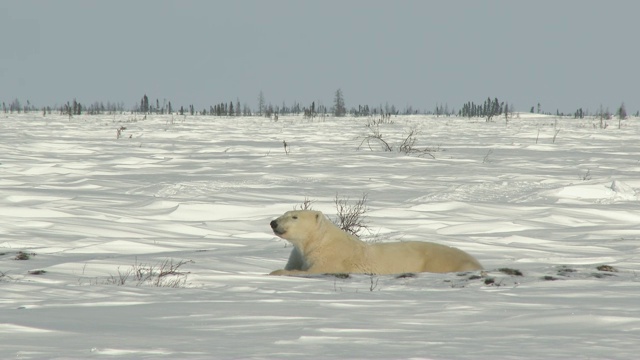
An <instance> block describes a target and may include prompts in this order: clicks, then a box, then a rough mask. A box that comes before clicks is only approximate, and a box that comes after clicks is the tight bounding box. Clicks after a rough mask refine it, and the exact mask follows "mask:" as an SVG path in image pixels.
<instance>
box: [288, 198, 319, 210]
mask: <svg viewBox="0 0 640 360" xmlns="http://www.w3.org/2000/svg"><path fill="white" fill-rule="evenodd" d="M314 202H316V201H315V200H311V199H309V198H308V197H306V196H305V197H304V201H303V202H302V204H301V205H300V208H298V205H295V206H294V207H293V210H312V208H313V206H312V205H311V204H313V203H314Z"/></svg>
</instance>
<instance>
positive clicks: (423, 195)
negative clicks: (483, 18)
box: [0, 113, 640, 359]
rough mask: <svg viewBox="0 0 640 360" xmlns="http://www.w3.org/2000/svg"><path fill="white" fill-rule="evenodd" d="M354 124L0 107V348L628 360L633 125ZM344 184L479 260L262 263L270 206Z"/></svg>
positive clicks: (31, 354)
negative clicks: (292, 267)
mask: <svg viewBox="0 0 640 360" xmlns="http://www.w3.org/2000/svg"><path fill="white" fill-rule="evenodd" d="M374 120H375V119H374V118H369V119H366V118H340V119H334V118H326V119H319V118H316V119H314V120H306V119H303V118H302V117H280V119H279V120H278V121H273V120H270V119H267V118H260V117H252V118H218V117H204V116H203V117H199V116H186V117H182V116H173V117H172V116H170V115H169V116H167V115H165V116H152V115H150V116H147V117H146V118H144V117H142V116H140V115H137V116H134V115H116V116H114V115H104V116H76V117H73V118H72V119H69V118H68V117H65V116H58V115H47V116H46V117H43V116H42V114H36V113H33V114H26V115H25V114H1V117H0V131H1V133H2V140H1V141H0V294H1V295H0V358H6V359H9V358H17V359H48V358H59V359H86V358H109V359H115V358H123V359H125V358H126V359H129V358H166V359H175V358H202V359H204V358H279V359H281V358H309V359H316V358H332V359H336V358H428V359H461V358H473V359H481V358H482V359H514V358H526V359H529V358H530V359H551V358H554V359H555V358H567V359H575V358H608V359H632V358H636V357H637V356H638V354H639V353H640V300H639V299H640V274H639V273H638V271H639V269H640V121H639V120H638V119H630V120H626V121H624V122H623V123H622V128H621V129H618V123H617V121H613V122H611V124H609V126H608V127H607V128H606V129H601V128H600V127H599V121H598V120H594V119H578V120H575V119H566V118H563V119H555V118H553V117H545V116H537V115H532V114H521V115H520V116H519V117H518V118H514V119H511V120H510V122H509V124H505V121H504V119H496V121H495V122H485V121H484V119H471V120H470V119H459V118H443V117H441V118H435V117H428V116H410V117H402V116H398V117H392V118H391V119H390V121H387V122H383V123H381V124H378V125H375V124H373V122H374ZM367 124H369V125H370V126H366V125H367ZM121 126H124V127H126V129H125V130H123V131H122V136H121V137H120V138H119V139H116V129H118V128H120V127H121ZM376 128H377V131H379V133H380V134H381V135H382V138H383V139H384V140H386V141H387V142H388V143H389V144H390V145H391V146H393V147H394V151H393V152H385V151H383V149H382V147H381V146H380V144H381V143H380V142H379V141H378V140H376V139H372V140H371V141H370V142H369V144H370V145H371V148H370V147H369V145H368V144H367V141H365V142H364V143H363V144H362V146H361V147H360V149H358V147H359V145H361V143H362V142H363V140H364V139H365V137H366V136H368V135H372V134H373V133H374V131H375V129H376ZM411 130H416V131H418V132H419V133H418V135H417V141H416V143H415V145H414V147H415V148H425V147H428V148H430V149H432V150H433V152H432V155H433V156H434V157H435V159H433V158H432V157H431V156H428V155H426V154H423V156H419V155H420V154H418V153H415V154H411V155H406V154H403V153H399V152H398V151H396V149H397V148H398V146H399V144H400V143H401V141H402V139H403V138H404V137H406V135H407V134H408V133H409V132H410V131H411ZM554 137H555V138H554ZM283 141H286V143H287V145H288V147H287V150H288V154H287V153H285V150H284V146H283ZM363 194H366V196H367V198H368V202H367V204H368V206H369V212H368V213H367V214H366V215H367V218H366V221H367V223H368V225H369V228H370V231H369V232H365V233H364V236H363V238H365V239H366V240H369V241H402V240H425V241H434V242H439V243H443V244H447V245H452V246H456V247H459V248H461V249H463V250H465V251H467V252H469V253H470V254H472V255H474V256H475V257H476V258H478V259H479V260H480V261H481V262H482V264H483V265H484V267H485V268H486V272H478V273H468V274H427V273H422V274H417V275H416V276H415V277H403V278H397V277H395V276H368V275H352V276H351V277H349V278H346V279H345V278H337V277H334V276H317V277H310V278H301V277H272V276H267V275H265V274H267V273H269V272H270V271H272V270H275V269H279V268H282V267H283V266H284V264H285V263H286V260H287V257H288V254H289V252H290V250H291V247H290V246H289V245H287V244H286V243H285V241H283V240H281V239H278V238H277V237H275V236H274V235H273V234H272V233H271V231H270V228H269V222H270V220H272V219H273V218H275V217H277V216H279V215H280V214H281V213H283V212H284V211H287V210H291V209H293V208H294V206H298V207H299V206H300V205H301V204H302V202H303V201H304V200H305V198H308V199H310V200H313V201H314V202H313V207H314V208H315V209H318V210H322V211H324V212H325V213H326V214H327V215H328V216H329V217H335V213H336V210H335V205H334V199H335V198H336V196H338V197H339V198H350V199H351V200H353V201H355V200H357V199H359V198H361V197H362V196H363ZM19 257H22V258H28V259H27V260H17V259H16V258H19ZM601 265H608V268H607V267H605V268H601V269H603V270H605V271H602V270H598V269H597V267H599V266H601ZM501 268H508V269H511V270H512V271H511V273H513V272H514V271H515V270H518V271H520V272H521V273H522V276H518V275H514V274H510V273H509V271H500V270H499V269H501ZM150 269H151V270H153V271H156V272H157V271H159V270H161V269H165V270H167V269H169V270H175V271H174V272H173V275H171V274H170V275H167V276H166V277H163V278H157V277H155V278H154V277H152V278H151V279H148V280H146V281H145V280H144V279H137V277H144V276H146V275H147V274H148V272H149V270H150ZM606 270H609V271H606ZM612 270H614V271H612ZM169 272H171V271H169ZM154 282H159V283H154ZM156 285H161V286H156Z"/></svg>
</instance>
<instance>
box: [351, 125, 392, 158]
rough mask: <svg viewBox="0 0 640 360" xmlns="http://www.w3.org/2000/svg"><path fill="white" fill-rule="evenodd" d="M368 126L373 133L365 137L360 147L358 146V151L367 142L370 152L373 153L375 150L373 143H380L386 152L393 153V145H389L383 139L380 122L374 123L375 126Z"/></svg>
mask: <svg viewBox="0 0 640 360" xmlns="http://www.w3.org/2000/svg"><path fill="white" fill-rule="evenodd" d="M366 126H367V127H368V128H369V130H371V133H370V134H368V135H365V136H364V138H363V139H362V141H361V142H360V145H358V150H360V148H361V147H362V145H363V144H364V143H365V141H366V142H367V146H368V147H369V150H371V151H373V149H372V148H371V141H374V142H378V143H380V144H381V145H382V149H383V150H384V151H393V148H392V147H391V145H389V143H388V142H386V141H385V140H384V139H383V138H382V134H381V133H380V123H379V122H374V123H373V124H372V123H368V124H367V125H366Z"/></svg>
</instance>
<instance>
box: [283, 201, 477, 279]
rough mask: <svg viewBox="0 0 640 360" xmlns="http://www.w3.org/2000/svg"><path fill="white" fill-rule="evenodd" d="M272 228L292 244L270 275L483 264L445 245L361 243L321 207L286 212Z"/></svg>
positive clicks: (469, 267)
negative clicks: (284, 260) (281, 265)
mask: <svg viewBox="0 0 640 360" xmlns="http://www.w3.org/2000/svg"><path fill="white" fill-rule="evenodd" d="M271 227H272V229H273V232H274V233H275V234H276V235H278V236H279V237H281V238H283V239H285V240H288V241H289V242H291V243H292V244H293V246H294V249H293V250H292V251H291V255H290V256H289V261H288V262H287V265H286V266H285V268H284V269H281V270H276V271H273V272H271V275H304V274H325V273H328V274H336V273H360V274H402V273H411V272H435V273H444V272H458V271H473V270H480V269H482V266H481V265H480V263H479V262H478V260H476V259H475V258H473V257H472V256H471V255H469V254H467V253H466V252H464V251H462V250H460V249H456V248H452V247H449V246H445V245H440V244H435V243H430V242H421V241H406V242H393V243H374V244H369V243H365V242H364V241H362V240H360V239H358V238H357V237H355V236H353V235H351V234H349V233H347V232H345V231H343V230H341V229H340V228H338V227H337V226H335V225H334V224H333V223H332V222H331V221H330V220H328V219H327V218H326V217H325V216H324V214H322V213H321V212H320V211H311V210H297V211H288V212H286V213H284V215H282V216H280V217H279V218H277V219H275V220H274V221H272V222H271Z"/></svg>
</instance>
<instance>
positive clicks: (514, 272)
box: [498, 268, 524, 276]
mask: <svg viewBox="0 0 640 360" xmlns="http://www.w3.org/2000/svg"><path fill="white" fill-rule="evenodd" d="M498 271H500V272H501V273H504V274H507V275H512V276H524V275H523V274H522V272H521V271H520V270H516V269H510V268H500V269H498Z"/></svg>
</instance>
